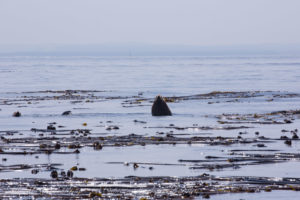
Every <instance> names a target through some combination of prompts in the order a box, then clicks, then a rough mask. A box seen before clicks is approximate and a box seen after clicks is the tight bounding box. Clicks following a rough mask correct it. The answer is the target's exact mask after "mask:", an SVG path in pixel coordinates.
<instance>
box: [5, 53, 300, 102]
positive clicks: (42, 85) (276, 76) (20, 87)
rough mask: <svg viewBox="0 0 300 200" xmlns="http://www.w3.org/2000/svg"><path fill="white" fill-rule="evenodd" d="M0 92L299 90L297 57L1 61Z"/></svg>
mask: <svg viewBox="0 0 300 200" xmlns="http://www.w3.org/2000/svg"><path fill="white" fill-rule="evenodd" d="M0 80H1V86H2V87H1V88H0V92H1V93H5V92H20V91H36V90H47V89H51V90H56V89H59V90H63V89H97V90H113V91H117V92H119V93H122V94H135V93H137V92H138V91H143V92H145V93H146V94H149V95H150V96H152V95H156V94H162V95H181V94H195V93H206V92H211V91H245V90H275V91H277V90H285V91H299V89H300V84H299V82H300V57H281V56H267V57H250V56H249V57H0Z"/></svg>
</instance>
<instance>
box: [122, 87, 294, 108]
mask: <svg viewBox="0 0 300 200" xmlns="http://www.w3.org/2000/svg"><path fill="white" fill-rule="evenodd" d="M251 98H263V100H264V101H267V102H272V101H274V100H275V99H282V98H300V94H299V93H290V92H281V91H244V92H234V91H225V92H222V91H214V92H210V93H206V94H196V95H187V96H169V97H165V98H164V100H165V101H166V102H169V103H174V102H175V103H176V102H181V101H189V100H216V101H209V102H208V104H213V103H220V102H223V103H234V102H240V101H242V100H243V99H247V100H248V99H251ZM153 101H154V99H153V98H142V97H140V98H134V99H128V100H125V101H124V102H123V103H122V104H123V106H124V107H134V106H145V105H143V104H142V103H146V105H148V106H149V103H152V102H153Z"/></svg>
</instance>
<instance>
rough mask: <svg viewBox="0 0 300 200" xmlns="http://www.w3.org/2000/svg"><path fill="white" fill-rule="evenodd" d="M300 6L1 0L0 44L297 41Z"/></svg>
mask: <svg viewBox="0 0 300 200" xmlns="http://www.w3.org/2000/svg"><path fill="white" fill-rule="evenodd" d="M299 10H300V1H299V0H151V1H149V0H148V1H146V0H124V1H123V0H119V1H117V0H26V1H17V0H0V52H11V51H23V50H24V49H27V48H29V47H34V48H33V49H35V50H37V49H40V48H42V47H44V48H50V50H51V49H53V48H54V47H55V46H56V47H58V46H68V45H69V47H70V45H85V46H93V45H98V46H99V45H100V46H102V48H103V46H105V45H106V46H107V45H108V46H109V45H111V46H116V45H122V46H123V47H124V46H131V45H132V44H133V45H141V44H147V45H148V46H149V45H169V46H170V45H183V46H186V45H188V46H194V47H195V46H201V47H205V46H214V47H217V46H240V45H248V46H249V45H250V46H255V45H299V44H300V20H299V19H300V11H299ZM297 48H298V47H297ZM29 49H30V48H29ZM54 49H55V48H54ZM128 49H130V48H128ZM44 51H45V49H44ZM129 51H130V50H129Z"/></svg>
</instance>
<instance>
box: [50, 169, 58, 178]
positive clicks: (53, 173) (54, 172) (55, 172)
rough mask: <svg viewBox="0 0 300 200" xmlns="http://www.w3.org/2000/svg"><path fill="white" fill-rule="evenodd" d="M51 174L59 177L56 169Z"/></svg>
mask: <svg viewBox="0 0 300 200" xmlns="http://www.w3.org/2000/svg"><path fill="white" fill-rule="evenodd" d="M50 176H51V177H52V178H57V177H58V173H57V171H56V170H53V171H52V172H51V174H50Z"/></svg>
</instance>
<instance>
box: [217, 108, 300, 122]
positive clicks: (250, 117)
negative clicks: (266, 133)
mask: <svg viewBox="0 0 300 200" xmlns="http://www.w3.org/2000/svg"><path fill="white" fill-rule="evenodd" d="M299 117H300V110H281V111H275V112H270V113H254V114H236V113H234V114H222V115H217V116H216V118H217V119H219V120H218V122H219V123H220V124H243V123H245V124H246V123H250V124H291V123H293V121H294V120H295V119H297V118H299Z"/></svg>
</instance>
